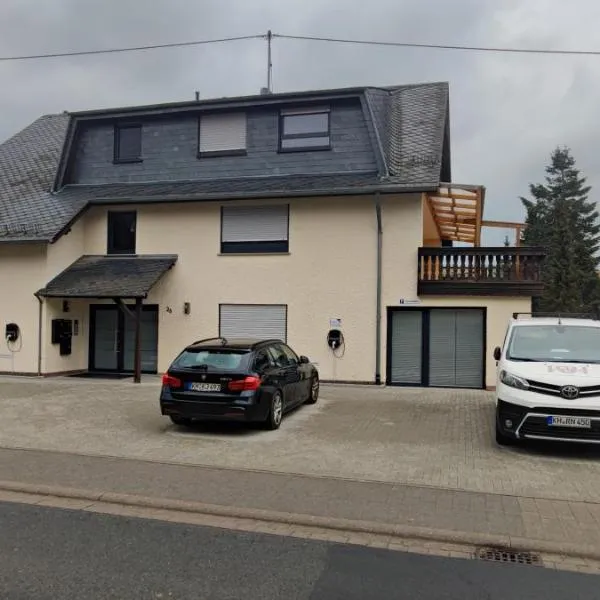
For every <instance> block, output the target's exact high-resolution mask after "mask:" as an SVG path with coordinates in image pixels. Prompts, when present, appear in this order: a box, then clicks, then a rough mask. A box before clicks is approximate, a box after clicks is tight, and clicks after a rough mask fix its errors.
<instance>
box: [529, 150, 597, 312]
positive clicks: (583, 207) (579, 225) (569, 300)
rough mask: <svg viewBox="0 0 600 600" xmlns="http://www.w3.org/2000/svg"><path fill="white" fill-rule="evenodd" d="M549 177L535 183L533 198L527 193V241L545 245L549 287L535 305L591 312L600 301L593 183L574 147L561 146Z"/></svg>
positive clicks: (548, 309)
mask: <svg viewBox="0 0 600 600" xmlns="http://www.w3.org/2000/svg"><path fill="white" fill-rule="evenodd" d="M545 179H546V183H543V184H532V185H530V186H529V191H530V194H531V196H532V199H527V198H521V201H522V202H523V205H524V206H525V209H526V211H527V219H526V223H527V227H526V229H525V232H524V236H523V243H524V245H526V246H543V247H544V248H545V249H546V251H547V256H546V260H545V262H544V265H543V279H544V284H545V285H544V293H543V296H542V297H541V298H534V310H538V311H544V312H565V313H568V312H574V313H582V312H590V311H594V310H597V308H598V306H599V305H600V278H599V277H598V264H599V262H600V259H599V258H598V256H597V251H598V249H599V248H600V225H599V224H598V211H597V210H596V204H595V202H593V201H591V200H588V194H589V192H590V189H591V188H590V187H589V186H587V185H586V178H585V177H583V176H582V175H580V172H579V170H578V169H576V168H575V159H574V158H573V157H572V156H571V151H570V150H569V149H568V148H557V149H556V150H554V152H553V153H552V155H551V159H550V164H549V165H548V166H547V167H546V177H545Z"/></svg>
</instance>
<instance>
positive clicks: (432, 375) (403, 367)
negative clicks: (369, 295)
mask: <svg viewBox="0 0 600 600" xmlns="http://www.w3.org/2000/svg"><path fill="white" fill-rule="evenodd" d="M390 318H391V322H390V354H389V361H390V364H389V368H388V369H389V370H388V381H389V382H390V383H392V384H404V385H429V386H432V387H456V388H481V387H482V385H483V369H484V352H485V349H484V340H485V312H484V311H483V310H482V309H435V308H425V309H421V310H398V311H393V312H392V313H391V315H390Z"/></svg>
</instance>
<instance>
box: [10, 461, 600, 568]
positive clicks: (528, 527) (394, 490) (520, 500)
mask: <svg viewBox="0 0 600 600" xmlns="http://www.w3.org/2000/svg"><path fill="white" fill-rule="evenodd" d="M0 481H5V482H20V483H26V484H37V485H52V486H64V487H69V488H79V489H82V490H90V491H97V492H114V493H120V494H133V495H140V496H147V497H153V498H159V499H165V500H166V499H170V500H183V501H191V502H201V503H206V504H213V505H221V506H225V507H235V508H240V509H242V508H244V509H261V510H267V511H277V512H279V513H294V514H302V515H309V516H315V517H323V518H332V519H347V520H352V521H369V522H372V523H376V524H388V525H405V526H413V527H426V528H430V529H433V530H446V531H453V532H456V533H457V534H466V535H469V534H475V535H476V534H488V535H496V536H508V537H511V538H513V537H514V538H522V539H528V540H532V541H534V540H537V541H541V542H552V543H554V544H562V545H565V546H573V545H575V546H581V547H584V546H585V547H587V548H592V549H593V550H594V552H597V553H598V556H599V557H600V503H590V502H577V501H564V500H541V499H533V498H524V497H515V496H508V495H501V494H486V493H478V492H464V491H456V490H449V489H439V488H431V487H422V486H411V485H401V484H391V483H372V482H361V481H350V480H344V479H334V478H325V477H313V476H301V475H288V474H277V473H267V472H257V471H242V470H233V469H216V468H208V467H197V466H181V465H170V464H164V463H156V462H144V461H139V460H128V459H112V458H99V457H88V456H77V455H73V454H63V453H52V452H39V451H22V450H0ZM557 551H558V546H557Z"/></svg>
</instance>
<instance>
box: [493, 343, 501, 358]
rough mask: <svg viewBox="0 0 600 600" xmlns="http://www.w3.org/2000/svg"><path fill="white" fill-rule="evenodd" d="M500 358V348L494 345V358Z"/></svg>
mask: <svg viewBox="0 0 600 600" xmlns="http://www.w3.org/2000/svg"><path fill="white" fill-rule="evenodd" d="M500 358H502V348H500V346H496V347H495V348H494V360H500Z"/></svg>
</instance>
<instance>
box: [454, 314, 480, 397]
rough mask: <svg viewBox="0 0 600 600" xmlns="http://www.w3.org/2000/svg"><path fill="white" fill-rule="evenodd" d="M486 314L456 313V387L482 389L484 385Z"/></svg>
mask: <svg viewBox="0 0 600 600" xmlns="http://www.w3.org/2000/svg"><path fill="white" fill-rule="evenodd" d="M483 342H484V313H483V311H482V310H457V311H456V387H463V388H480V387H481V386H482V384H483V358H484V352H485V350H484V347H483Z"/></svg>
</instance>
